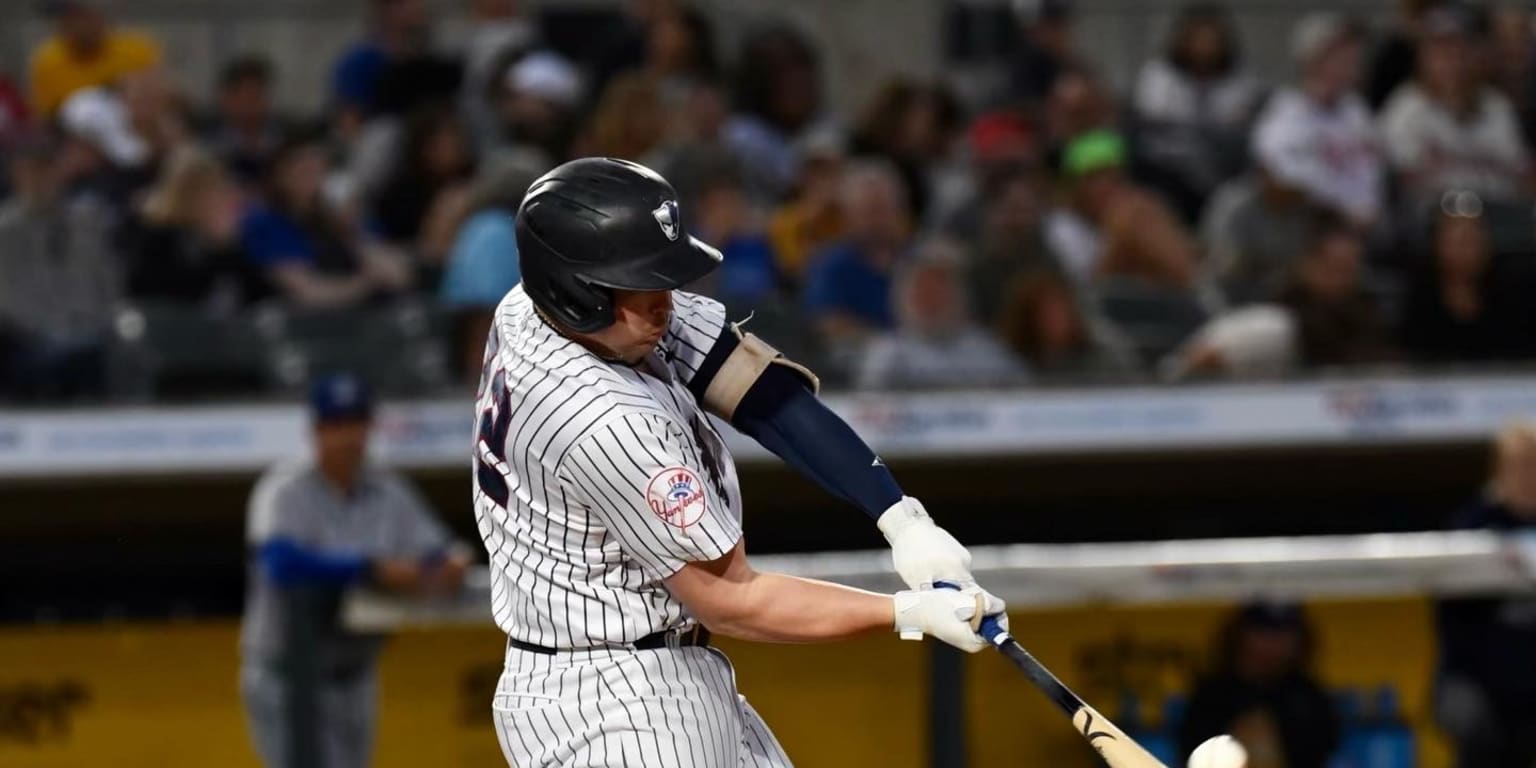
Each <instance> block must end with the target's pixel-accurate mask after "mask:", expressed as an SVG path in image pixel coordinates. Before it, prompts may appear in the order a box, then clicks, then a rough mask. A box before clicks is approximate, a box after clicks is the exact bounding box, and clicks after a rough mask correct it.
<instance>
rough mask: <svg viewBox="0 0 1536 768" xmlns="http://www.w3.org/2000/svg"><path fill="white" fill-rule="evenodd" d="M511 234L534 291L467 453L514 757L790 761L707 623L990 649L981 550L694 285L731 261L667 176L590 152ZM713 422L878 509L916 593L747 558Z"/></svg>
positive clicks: (492, 374) (730, 632)
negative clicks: (697, 233) (883, 634)
mask: <svg viewBox="0 0 1536 768" xmlns="http://www.w3.org/2000/svg"><path fill="white" fill-rule="evenodd" d="M516 230H517V245H518V251H519V258H520V261H521V268H522V275H523V283H522V284H521V285H520V286H518V287H517V288H514V289H513V290H512V291H511V292H509V293H508V294H507V296H506V298H505V299H503V300H502V302H501V304H500V306H499V307H498V308H497V310H496V319H495V324H494V327H493V328H492V331H491V334H490V339H489V340H488V342H487V345H486V354H485V364H484V370H483V372H482V378H481V383H480V389H479V397H478V408H479V416H478V434H477V438H476V448H475V466H474V472H475V489H474V500H475V514H476V519H477V522H478V524H479V529H480V534H481V536H482V537H483V538H484V541H485V547H486V550H487V552H489V554H490V560H491V573H492V577H491V578H492V589H491V600H492V604H493V605H492V607H493V611H494V614H495V618H496V622H497V623H498V624H499V625H500V626H501V628H502V629H503V630H505V631H506V633H507V636H508V643H507V651H506V668H505V670H504V673H503V674H502V676H501V679H500V681H499V683H498V686H497V690H496V693H495V697H494V701H493V702H492V710H493V712H494V718H495V723H496V732H497V737H498V738H499V740H500V742H501V747H502V751H503V753H504V754H505V756H506V758H507V761H508V762H509V763H510V764H511V765H513V766H516V767H517V768H530V767H531V766H615V767H617V766H642V765H643V766H660V765H666V766H688V767H690V768H726V767H727V766H730V767H732V768H734V766H749V765H750V766H787V765H790V761H789V758H788V757H787V756H786V755H785V754H784V751H783V750H782V749H781V748H780V747H779V744H778V742H777V741H776V740H775V739H774V737H773V734H772V733H770V732H769V730H768V728H767V727H766V726H765V725H764V724H763V721H762V720H761V719H760V718H759V717H758V716H757V714H756V713H755V712H754V711H753V710H752V707H751V706H750V705H749V704H747V702H746V700H745V699H744V698H742V697H741V696H740V695H739V694H738V693H737V692H736V686H735V679H734V673H733V671H732V668H731V665H730V662H729V661H728V660H727V659H726V658H725V656H724V655H723V654H721V653H720V652H719V651H716V650H714V649H712V648H710V647H709V639H710V633H711V632H716V633H720V634H723V635H727V636H731V637H736V638H742V639H746V640H758V641H766V642H784V643H809V642H821V641H830V640H837V639H840V638H846V637H852V636H855V635H860V634H864V633H868V632H875V631H882V630H883V631H890V630H896V631H898V632H900V633H901V636H902V637H904V638H909V639H919V638H921V637H922V636H924V635H927V636H931V637H935V638H938V639H940V640H942V641H944V642H947V643H949V644H951V645H954V646H956V647H959V648H962V649H964V650H967V651H971V652H975V651H977V650H979V649H981V648H982V647H984V645H985V643H984V642H983V641H982V640H981V639H980V638H978V637H977V635H976V634H975V631H974V630H973V626H974V624H975V622H979V621H980V619H981V617H982V616H983V615H991V614H997V613H1001V612H1002V611H1003V609H1004V605H1003V603H1002V601H1001V600H998V599H997V598H996V597H994V596H992V595H990V594H988V593H987V592H985V591H983V590H981V589H980V588H979V587H977V586H976V583H975V581H974V579H972V578H971V574H970V570H969V566H970V555H969V553H968V552H967V551H966V550H965V548H964V547H962V546H960V544H959V543H958V542H957V541H955V539H954V538H953V537H952V536H950V535H949V534H948V533H946V532H945V531H944V530H942V529H941V528H939V527H938V526H937V525H935V524H934V522H933V521H932V519H930V518H929V516H928V514H927V513H926V512H925V511H924V510H923V506H922V505H921V504H920V503H918V502H917V500H916V499H912V498H910V497H906V496H904V495H903V494H902V492H901V489H900V487H899V486H898V485H897V484H896V481H895V480H894V479H893V478H892V477H891V474H890V472H889V470H887V469H886V467H885V465H884V463H883V462H882V461H881V460H880V458H879V457H878V456H876V455H875V453H874V452H873V451H871V450H870V449H869V448H868V447H867V446H866V445H865V444H864V443H863V441H861V440H860V439H859V438H858V436H857V435H855V434H854V432H853V431H852V430H851V429H850V428H849V427H848V426H847V424H845V423H844V422H843V421H842V420H841V419H839V418H838V417H837V416H835V415H833V414H832V412H831V411H830V410H828V409H827V408H825V407H824V406H823V405H822V404H821V402H820V401H819V400H817V398H816V396H815V392H816V386H817V382H816V377H815V376H814V375H812V373H811V372H810V371H808V370H806V369H805V368H804V367H802V366H800V365H797V364H795V363H793V362H791V361H789V360H786V359H784V358H783V357H782V356H780V355H779V354H778V353H777V352H775V351H774V349H773V348H772V347H770V346H768V344H766V343H764V342H763V341H762V340H761V339H759V338H757V337H756V336H754V335H752V334H750V333H745V332H744V331H743V330H742V328H741V327H740V325H737V324H730V323H727V322H726V320H725V318H724V316H723V310H722V308H721V306H720V304H718V303H716V302H714V301H711V300H710V299H707V298H703V297H701V296H696V295H693V294H690V293H686V292H683V291H681V290H677V289H678V288H679V286H682V285H685V284H687V283H689V282H691V281H693V280H696V279H698V278H700V277H702V276H704V275H705V274H707V273H709V272H710V271H711V270H713V269H714V268H715V267H716V266H718V265H719V263H720V259H721V256H720V253H719V252H718V251H716V250H715V249H714V248H712V247H710V246H708V245H706V244H704V243H702V242H700V241H698V240H696V239H694V238H692V237H690V236H689V235H688V233H687V231H686V229H685V228H684V226H683V222H682V220H681V219H680V217H679V215H678V208H677V196H676V193H675V192H674V191H673V189H672V186H671V185H670V184H668V183H667V182H666V181H665V180H664V179H662V178H661V177H660V176H658V175H657V174H656V173H654V172H653V171H651V170H649V169H647V168H645V167H643V166H640V165H636V164H634V163H630V162H625V161H622V160H611V159H599V158H587V159H581V160H575V161H572V162H569V163H566V164H564V165H562V166H560V167H558V168H556V169H554V170H553V171H551V172H549V173H548V174H546V175H545V176H543V177H541V178H540V179H538V180H537V181H535V182H534V184H533V185H532V186H531V187H530V188H529V190H528V194H527V197H526V199H525V200H524V202H523V205H522V207H521V208H520V209H519V212H518V215H517V224H516ZM706 413H712V414H714V415H716V416H718V417H720V418H721V419H724V420H726V421H728V422H729V423H730V424H731V425H732V426H734V427H735V428H736V429H738V430H740V431H741V432H743V433H745V434H747V435H749V436H751V437H752V438H754V439H756V440H757V441H758V442H760V443H762V444H763V445H764V446H766V447H767V448H768V449H770V450H771V451H773V452H774V453H775V454H777V455H778V456H779V457H781V458H782V459H783V460H784V461H786V462H787V463H789V464H790V465H791V466H792V467H794V468H795V469H796V470H798V471H799V472H801V473H803V474H805V475H806V476H808V477H810V478H812V479H813V480H815V481H816V482H817V483H819V484H820V485H822V486H823V487H825V488H826V489H827V490H829V491H831V492H832V493H834V494H837V495H838V496H840V497H842V498H843V499H845V500H847V501H848V502H850V503H851V504H853V505H854V506H856V507H858V508H860V509H862V510H864V511H865V512H866V513H867V514H868V515H869V516H870V517H871V518H873V519H874V520H875V521H876V524H877V525H878V526H879V528H880V530H881V531H882V532H883V533H884V534H885V536H886V538H887V539H888V540H889V542H890V544H891V548H892V554H893V558H894V560H895V565H896V570H897V572H898V573H899V574H900V575H901V577H902V579H903V580H904V581H905V582H906V583H907V584H908V585H909V586H910V587H911V588H912V589H911V590H908V591H903V592H899V593H897V594H895V595H882V594H875V593H871V592H864V591H861V590H855V589H850V588H847V587H842V586H838V585H834V584H828V583H825V582H819V581H813V580H809V579H801V578H795V577H791V576H785V575H781V574H772V573H760V572H758V571H755V570H753V568H752V565H751V564H750V562H749V561H748V560H747V557H746V554H745V551H744V549H743V544H742V536H741V490H740V488H739V487H738V484H737V476H736V468H735V466H734V464H733V462H732V460H731V455H730V452H729V450H727V448H726V445H725V442H724V441H723V440H722V439H721V438H720V435H719V434H718V433H717V432H716V431H715V428H714V426H712V424H711V422H710V420H709V419H708V418H707V417H706V415H705V414H706ZM938 581H944V582H950V583H953V584H954V585H956V586H958V587H960V589H934V588H933V585H934V583H935V582H938Z"/></svg>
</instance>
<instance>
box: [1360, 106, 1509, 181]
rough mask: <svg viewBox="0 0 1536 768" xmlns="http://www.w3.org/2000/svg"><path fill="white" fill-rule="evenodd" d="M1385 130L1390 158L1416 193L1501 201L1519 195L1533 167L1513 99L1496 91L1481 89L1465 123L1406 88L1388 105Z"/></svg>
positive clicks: (1385, 143) (1383, 111) (1382, 115)
mask: <svg viewBox="0 0 1536 768" xmlns="http://www.w3.org/2000/svg"><path fill="white" fill-rule="evenodd" d="M1380 125H1381V137H1382V142H1383V145H1384V146H1385V148H1386V152H1387V156H1388V158H1390V160H1391V161H1392V165H1393V166H1394V167H1396V168H1397V169H1398V170H1399V171H1401V172H1403V173H1404V174H1407V175H1408V176H1409V181H1410V183H1411V184H1412V186H1413V189H1414V191H1415V192H1418V193H1421V194H1425V195H1436V194H1439V193H1441V192H1444V191H1446V190H1451V189H1466V190H1471V191H1473V192H1477V193H1479V194H1481V195H1484V196H1486V197H1496V198H1510V197H1515V196H1517V195H1518V194H1519V192H1520V185H1521V182H1522V181H1523V179H1524V176H1525V171H1526V166H1527V162H1528V160H1527V156H1526V151H1525V144H1524V143H1523V140H1522V139H1521V136H1520V121H1519V119H1518V118H1517V117H1516V116H1515V108H1514V106H1513V105H1511V104H1510V103H1509V99H1507V98H1505V97H1504V96H1503V94H1500V93H1499V92H1497V91H1495V90H1493V89H1492V88H1483V89H1482V91H1481V93H1480V94H1479V96H1478V104H1477V107H1476V108H1475V109H1474V110H1473V111H1472V114H1470V115H1469V116H1467V117H1466V118H1465V119H1463V118H1460V117H1458V116H1457V115H1455V114H1452V113H1451V112H1450V110H1448V109H1446V108H1445V106H1444V105H1442V104H1440V103H1438V102H1436V101H1433V100H1431V99H1430V98H1429V96H1428V94H1426V93H1424V91H1423V89H1421V88H1419V86H1418V85H1416V84H1414V83H1407V84H1404V85H1403V86H1401V87H1399V88H1398V89H1397V90H1396V91H1394V92H1393V93H1392V97H1391V98H1390V99H1388V100H1387V104H1386V106H1385V107H1383V109H1382V113H1381V123H1380Z"/></svg>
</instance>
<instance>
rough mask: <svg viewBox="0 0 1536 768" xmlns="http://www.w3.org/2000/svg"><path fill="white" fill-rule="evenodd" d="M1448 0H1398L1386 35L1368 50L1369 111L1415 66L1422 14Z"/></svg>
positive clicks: (1380, 102) (1366, 80)
mask: <svg viewBox="0 0 1536 768" xmlns="http://www.w3.org/2000/svg"><path fill="white" fill-rule="evenodd" d="M1446 4H1447V0H1398V2H1397V19H1396V22H1395V24H1394V26H1393V28H1392V30H1391V31H1390V32H1388V33H1387V36H1386V38H1385V39H1383V40H1381V41H1380V43H1378V44H1377V46H1376V49H1375V50H1374V51H1372V52H1371V61H1370V66H1369V69H1368V72H1367V75H1366V79H1365V99H1366V102H1367V103H1368V104H1369V105H1370V107H1371V110H1372V111H1376V110H1379V109H1381V106H1382V105H1383V104H1386V103H1387V99H1388V98H1389V97H1390V96H1391V95H1392V92H1393V91H1396V90H1397V88H1398V86H1400V85H1402V84H1403V83H1405V82H1407V81H1408V80H1409V79H1410V78H1412V77H1413V73H1414V72H1415V71H1416V70H1417V69H1418V62H1417V58H1418V47H1419V31H1420V27H1421V24H1422V23H1423V20H1424V14H1426V13H1428V12H1429V11H1430V10H1432V9H1434V8H1437V7H1440V6H1443V5H1446Z"/></svg>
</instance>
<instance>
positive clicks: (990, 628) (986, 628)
mask: <svg viewBox="0 0 1536 768" xmlns="http://www.w3.org/2000/svg"><path fill="white" fill-rule="evenodd" d="M997 618H998V617H997V616H995V615H994V616H983V617H981V630H980V631H979V632H978V634H980V635H981V636H982V637H983V638H984V639H986V641H987V642H989V643H991V644H993V645H1002V644H1003V643H1006V642H1008V639H1009V636H1008V630H1006V629H1003V627H1002V625H1000V624H999V623H998V621H997Z"/></svg>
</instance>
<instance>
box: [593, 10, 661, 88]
mask: <svg viewBox="0 0 1536 768" xmlns="http://www.w3.org/2000/svg"><path fill="white" fill-rule="evenodd" d="M676 5H677V3H676V2H674V0H624V2H623V3H622V6H623V7H622V8H621V9H620V13H618V14H615V15H614V20H613V22H612V23H610V24H609V25H607V26H608V28H607V29H599V30H596V34H589V35H586V36H584V37H585V39H584V40H583V41H582V42H583V43H584V44H585V46H584V50H581V51H578V52H575V53H572V55H573V56H576V57H577V59H578V60H581V61H582V62H583V63H586V64H590V66H588V67H586V69H587V71H589V72H590V73H591V75H592V86H593V90H594V91H596V92H597V93H602V92H603V90H604V89H606V88H607V87H608V82H609V81H610V80H612V79H613V78H615V77H617V76H619V75H622V74H624V73H625V72H631V71H634V70H637V69H643V68H644V67H645V65H646V60H647V58H648V57H649V55H650V51H649V49H650V45H651V37H652V35H651V31H652V28H653V26H654V25H655V23H656V22H657V20H658V19H660V18H661V17H663V16H666V15H669V14H670V13H672V12H673V10H674V8H675V6H676Z"/></svg>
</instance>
